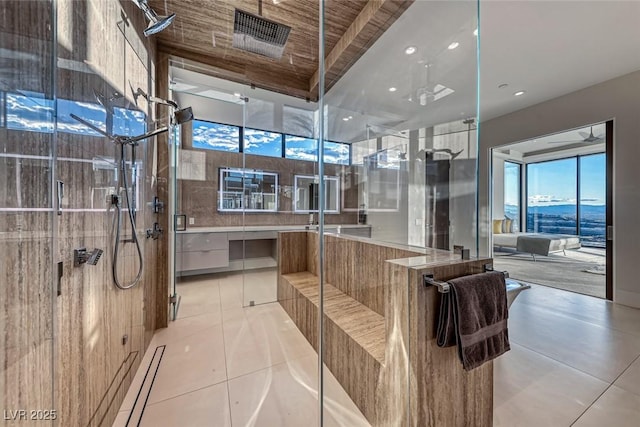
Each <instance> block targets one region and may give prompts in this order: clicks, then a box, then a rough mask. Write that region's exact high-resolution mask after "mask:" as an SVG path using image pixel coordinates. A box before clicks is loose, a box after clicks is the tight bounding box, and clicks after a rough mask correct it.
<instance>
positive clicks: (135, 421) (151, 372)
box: [125, 345, 166, 427]
mask: <svg viewBox="0 0 640 427" xmlns="http://www.w3.org/2000/svg"><path fill="white" fill-rule="evenodd" d="M165 348H166V345H160V346H158V347H156V349H155V351H154V352H153V357H152V358H151V362H149V366H148V367H147V372H145V374H144V378H143V379H142V384H140V388H139V389H138V394H137V395H136V400H135V402H134V403H133V408H131V412H130V413H129V418H127V423H126V424H125V426H126V427H133V426H139V425H140V423H141V422H142V416H143V415H144V410H145V408H146V407H147V401H148V400H149V396H150V395H151V388H152V387H153V383H154V382H155V380H156V376H157V374H158V369H160V363H161V362H162V356H163V355H164V350H165Z"/></svg>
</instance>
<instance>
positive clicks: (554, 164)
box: [505, 153, 606, 247]
mask: <svg viewBox="0 0 640 427" xmlns="http://www.w3.org/2000/svg"><path fill="white" fill-rule="evenodd" d="M605 160H606V155H605V153H597V154H589V155H584V156H575V157H569V158H565V159H559V160H551V161H545V162H540V163H530V164H528V165H527V231H528V232H539V233H554V234H572V235H578V236H580V240H581V243H582V245H583V246H595V247H605V241H606V235H605V234H606V233H605V231H606V230H605V229H606V217H605V216H606V209H605V207H606V202H605V195H606V168H605V165H606V162H605ZM508 170H509V169H508V167H507V162H505V213H506V209H507V206H508V205H509V202H508V201H507V198H508V197H509V195H510V194H511V193H512V192H513V190H511V191H510V190H509V189H508V188H507V187H509V188H511V187H512V186H513V184H512V183H511V181H509V178H508Z"/></svg>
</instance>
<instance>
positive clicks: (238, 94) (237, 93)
mask: <svg viewBox="0 0 640 427" xmlns="http://www.w3.org/2000/svg"><path fill="white" fill-rule="evenodd" d="M233 96H237V97H238V98H240V97H241V96H242V94H241V93H240V92H234V94H233Z"/></svg>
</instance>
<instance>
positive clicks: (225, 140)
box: [193, 120, 349, 164]
mask: <svg viewBox="0 0 640 427" xmlns="http://www.w3.org/2000/svg"><path fill="white" fill-rule="evenodd" d="M284 138H285V157H287V158H289V159H298V160H308V161H311V162H315V161H317V159H318V157H317V151H318V145H317V140H315V139H311V138H303V137H300V136H293V135H285V136H284ZM239 140H240V128H239V127H238V126H228V125H222V124H218V123H212V122H207V121H202V120H194V122H193V147H194V148H204V149H211V150H222V151H235V152H238V151H239ZM244 152H245V153H248V154H258V155H261V156H272V157H282V134H281V133H278V132H268V131H261V130H256V129H250V128H244ZM324 160H325V162H328V163H337V164H349V145H348V144H343V143H338V142H330V141H326V142H325V143H324Z"/></svg>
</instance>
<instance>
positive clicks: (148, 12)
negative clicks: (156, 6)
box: [132, 0, 176, 37]
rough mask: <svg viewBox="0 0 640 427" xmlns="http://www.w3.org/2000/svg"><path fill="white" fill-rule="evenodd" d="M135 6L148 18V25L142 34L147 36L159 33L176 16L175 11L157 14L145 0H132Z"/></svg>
mask: <svg viewBox="0 0 640 427" xmlns="http://www.w3.org/2000/svg"><path fill="white" fill-rule="evenodd" d="M132 1H133V2H134V3H135V4H136V6H138V7H139V8H140V10H142V11H143V12H144V15H145V16H146V17H147V19H148V20H149V26H148V27H147V29H146V30H144V35H145V36H147V37H149V36H150V35H152V34H156V33H159V32H160V31H162V30H164V29H165V28H167V27H168V26H169V25H171V23H172V22H173V20H174V19H175V17H176V14H175V13H172V14H171V15H167V16H159V15H158V14H157V13H156V12H155V10H153V9H151V7H150V6H149V4H148V3H147V0H132Z"/></svg>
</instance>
